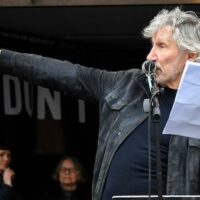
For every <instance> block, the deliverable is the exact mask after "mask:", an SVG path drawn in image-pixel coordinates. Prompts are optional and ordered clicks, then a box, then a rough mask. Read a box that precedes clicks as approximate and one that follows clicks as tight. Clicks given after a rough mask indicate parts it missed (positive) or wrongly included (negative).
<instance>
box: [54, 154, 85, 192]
mask: <svg viewBox="0 0 200 200" xmlns="http://www.w3.org/2000/svg"><path fill="white" fill-rule="evenodd" d="M55 178H56V180H57V181H58V182H59V183H60V186H61V187H62V189H64V190H65V191H69V192H72V191H75V190H76V189H77V187H78V183H80V182H83V181H84V178H83V168H82V165H81V164H80V162H79V160H78V159H77V158H75V157H71V156H65V157H64V158H63V159H61V161H60V162H59V163H58V165H57V168H56V174H55Z"/></svg>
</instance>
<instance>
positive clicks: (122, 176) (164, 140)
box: [103, 89, 176, 200]
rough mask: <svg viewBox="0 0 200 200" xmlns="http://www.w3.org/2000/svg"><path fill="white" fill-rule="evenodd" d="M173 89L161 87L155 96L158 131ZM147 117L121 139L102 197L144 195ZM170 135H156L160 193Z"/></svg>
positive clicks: (153, 160) (153, 167)
mask: <svg viewBox="0 0 200 200" xmlns="http://www.w3.org/2000/svg"><path fill="white" fill-rule="evenodd" d="M175 95H176V91H175V90H170V89H165V92H164V94H162V95H160V96H159V104H160V110H161V117H160V133H162V130H163V128H164V126H165V124H166V121H167V119H168V117H169V114H170V111H171V108H172V105H173V102H174V99H175ZM147 133H148V119H146V120H145V121H144V122H143V123H142V124H141V125H140V126H138V127H137V128H136V129H135V130H134V131H133V133H132V134H130V135H129V137H128V138H127V139H126V140H125V141H124V142H123V144H122V145H121V147H120V148H119V149H118V151H117V152H116V154H115V156H114V158H113V160H112V163H111V165H110V169H109V173H108V177H107V180H106V184H105V188H104V193H103V200H110V199H112V196H114V195H144V194H148V174H149V169H148V135H147ZM169 140H170V135H162V134H161V136H160V151H161V161H162V173H163V175H162V178H163V183H164V184H163V193H165V186H166V174H167V157H168V145H169ZM151 174H152V175H151V194H157V180H156V144H155V131H153V132H151Z"/></svg>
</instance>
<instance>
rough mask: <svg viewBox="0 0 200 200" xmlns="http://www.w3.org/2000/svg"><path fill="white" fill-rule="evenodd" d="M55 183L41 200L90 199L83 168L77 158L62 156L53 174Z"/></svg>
mask: <svg viewBox="0 0 200 200" xmlns="http://www.w3.org/2000/svg"><path fill="white" fill-rule="evenodd" d="M53 179H54V181H55V184H53V185H52V186H51V188H50V189H49V190H48V191H47V192H46V193H45V194H44V195H42V197H41V198H40V199H41V200H90V199H91V195H90V193H89V189H88V188H89V186H88V185H87V177H86V173H85V169H84V168H83V166H82V164H81V163H80V161H79V159H78V158H76V157H73V156H64V157H63V158H62V159H61V160H60V161H59V163H58V164H57V167H56V170H55V173H54V175H53Z"/></svg>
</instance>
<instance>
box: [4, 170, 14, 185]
mask: <svg viewBox="0 0 200 200" xmlns="http://www.w3.org/2000/svg"><path fill="white" fill-rule="evenodd" d="M14 175H15V172H14V171H13V170H12V169H10V168H6V169H5V170H4V172H3V181H4V184H6V185H10V186H12V181H13V178H14Z"/></svg>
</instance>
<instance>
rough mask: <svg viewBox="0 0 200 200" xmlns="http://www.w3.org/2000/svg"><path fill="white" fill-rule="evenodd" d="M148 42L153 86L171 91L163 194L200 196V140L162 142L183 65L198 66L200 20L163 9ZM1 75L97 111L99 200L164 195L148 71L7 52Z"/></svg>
mask: <svg viewBox="0 0 200 200" xmlns="http://www.w3.org/2000/svg"><path fill="white" fill-rule="evenodd" d="M133 26H134V24H133ZM143 36H144V37H145V38H147V39H150V40H151V44H152V47H151V50H150V52H149V54H148V55H147V60H148V61H149V62H151V63H154V65H155V72H154V76H155V82H156V84H157V86H158V87H162V88H164V91H165V92H164V93H163V94H161V95H159V96H158V101H159V105H160V110H161V117H160V127H159V130H160V154H161V169H162V173H160V172H159V173H160V174H162V184H159V187H162V193H163V194H180V195H189V194H200V187H199V183H200V176H199V174H200V167H199V163H200V140H198V139H195V138H191V137H183V136H178V135H173V134H172V135H170V134H169V135H164V134H162V130H163V129H164V127H165V124H166V122H167V120H168V117H169V114H170V111H171V108H172V106H173V102H174V99H175V96H176V92H177V90H178V88H179V84H180V80H181V77H182V73H183V70H184V67H185V64H186V62H187V61H193V62H196V61H197V60H198V59H199V58H200V18H199V17H198V16H197V15H196V13H194V12H192V11H182V10H181V9H180V8H178V7H176V8H174V9H172V10H166V9H163V10H161V11H160V12H159V13H158V14H157V15H156V16H155V17H154V18H153V19H152V21H151V22H150V23H149V25H148V26H147V27H146V28H144V30H143ZM134 56H135V55H134V54H133V59H134ZM0 71H1V72H2V73H5V74H10V75H14V76H19V77H20V78H21V79H24V80H28V81H29V82H31V83H35V84H38V85H41V86H44V87H49V88H51V89H55V90H59V91H62V92H64V93H66V94H68V95H71V96H73V97H77V98H80V99H84V100H91V101H93V102H97V103H98V104H99V135H98V143H97V152H96V160H95V165H94V172H93V183H92V199H93V200H111V199H112V197H113V196H116V195H117V196H118V195H144V194H149V191H150V194H157V193H158V180H157V166H156V159H155V158H156V145H155V137H156V134H155V133H154V132H152V134H151V138H152V139H151V142H150V147H151V160H152V162H151V184H149V165H148V159H149V157H148V155H149V154H148V152H149V151H148V144H149V143H148V142H149V140H148V116H149V115H148V113H146V112H145V111H144V109H143V101H144V99H147V98H150V97H151V96H150V91H149V86H148V82H147V77H146V74H145V73H144V71H142V70H141V69H138V67H136V68H133V69H130V70H120V71H107V70H100V69H95V68H90V67H85V66H82V65H79V64H73V63H71V62H69V61H61V60H57V59H53V58H46V57H43V56H39V55H34V54H27V53H18V52H15V51H9V50H5V49H2V50H1V53H0ZM188 92H190V91H188ZM197 95H198V94H197ZM177 114H178V113H177ZM194 120H195V119H194Z"/></svg>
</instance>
